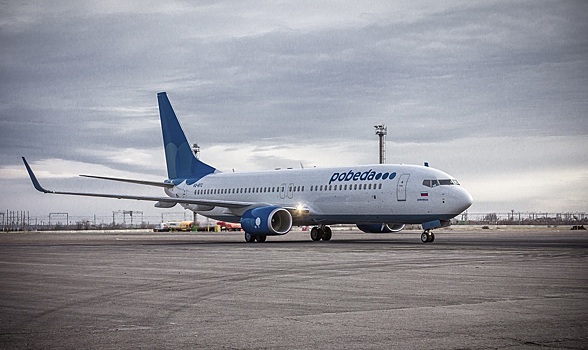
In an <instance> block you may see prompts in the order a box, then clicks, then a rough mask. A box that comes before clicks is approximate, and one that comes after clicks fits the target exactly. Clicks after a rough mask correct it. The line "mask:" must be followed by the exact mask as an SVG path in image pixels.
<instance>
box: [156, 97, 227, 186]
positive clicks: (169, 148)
mask: <svg viewBox="0 0 588 350" xmlns="http://www.w3.org/2000/svg"><path fill="white" fill-rule="evenodd" d="M157 102H158V103H159V116H160V118H161V130H162V133H163V146H164V147H165V160H166V162H167V176H168V178H169V179H170V180H175V179H199V178H201V177H203V176H205V175H208V174H212V173H214V172H215V171H216V169H215V168H213V167H211V166H210V165H208V164H206V163H204V162H201V161H200V160H198V159H197V158H196V157H195V156H194V153H192V148H191V147H190V144H189V143H188V140H187V139H186V135H184V132H183V131H182V127H181V126H180V123H179V122H178V118H177V117H176V114H175V113H174V110H173V108H172V106H171V104H170V103H169V100H168V98H167V94H166V93H165V92H160V93H158V94H157Z"/></svg>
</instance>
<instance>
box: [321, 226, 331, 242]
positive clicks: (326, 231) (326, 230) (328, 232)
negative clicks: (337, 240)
mask: <svg viewBox="0 0 588 350" xmlns="http://www.w3.org/2000/svg"><path fill="white" fill-rule="evenodd" d="M331 237H333V232H332V231H331V228H330V227H328V226H325V228H324V229H323V241H325V242H326V241H330V240H331Z"/></svg>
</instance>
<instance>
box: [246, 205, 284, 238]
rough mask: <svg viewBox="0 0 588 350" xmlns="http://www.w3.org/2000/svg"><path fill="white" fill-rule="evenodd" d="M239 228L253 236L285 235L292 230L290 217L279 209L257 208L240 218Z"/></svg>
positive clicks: (282, 209)
mask: <svg viewBox="0 0 588 350" xmlns="http://www.w3.org/2000/svg"><path fill="white" fill-rule="evenodd" d="M241 228H243V230H244V231H245V232H247V233H251V234H254V235H265V236H275V235H285V234H286V233H288V232H289V231H290V229H291V228H292V215H291V214H290V212H289V211H287V210H286V209H284V208H281V207H274V206H272V207H259V208H253V209H249V210H247V211H246V212H245V213H244V214H243V216H241Z"/></svg>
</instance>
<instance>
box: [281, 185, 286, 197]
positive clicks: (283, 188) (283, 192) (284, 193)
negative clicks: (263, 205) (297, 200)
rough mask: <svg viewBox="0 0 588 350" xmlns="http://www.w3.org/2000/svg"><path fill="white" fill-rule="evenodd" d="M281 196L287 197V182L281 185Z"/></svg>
mask: <svg viewBox="0 0 588 350" xmlns="http://www.w3.org/2000/svg"><path fill="white" fill-rule="evenodd" d="M280 198H282V199H284V198H286V184H281V185H280Z"/></svg>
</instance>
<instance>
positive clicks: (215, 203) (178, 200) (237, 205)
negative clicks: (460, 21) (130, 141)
mask: <svg viewBox="0 0 588 350" xmlns="http://www.w3.org/2000/svg"><path fill="white" fill-rule="evenodd" d="M22 160H23V162H24V165H25V167H26V168H27V172H28V173H29V177H30V178H31V182H32V183H33V186H34V187H35V189H36V190H37V191H39V192H43V193H50V194H63V195H72V196H86V197H99V198H115V199H135V200H139V201H151V202H162V203H170V204H171V203H180V204H199V205H205V206H215V207H216V206H218V207H225V208H231V209H242V208H247V207H256V206H263V205H268V204H267V203H253V202H239V201H222V200H213V199H196V198H171V197H150V196H133V195H123V194H107V193H89V192H63V191H50V190H47V189H45V188H43V186H41V184H40V183H39V180H37V177H36V176H35V173H34V172H33V169H31V167H30V165H29V163H28V162H27V160H26V159H25V157H22ZM86 177H89V176H86ZM92 177H96V176H92ZM97 178H101V177H97ZM105 179H107V180H110V179H117V178H105ZM115 181H123V182H131V183H139V184H147V183H148V181H141V180H129V179H117V180H115ZM156 184H157V186H159V185H161V184H159V183H156ZM166 186H167V185H166ZM166 186H163V187H166Z"/></svg>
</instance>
